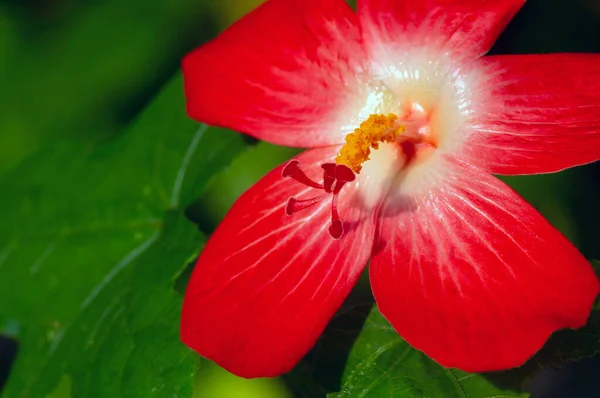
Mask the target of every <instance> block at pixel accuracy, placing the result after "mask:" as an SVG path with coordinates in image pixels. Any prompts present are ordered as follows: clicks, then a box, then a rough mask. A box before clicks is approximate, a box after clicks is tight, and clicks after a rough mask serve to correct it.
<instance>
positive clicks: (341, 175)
mask: <svg viewBox="0 0 600 398" xmlns="http://www.w3.org/2000/svg"><path fill="white" fill-rule="evenodd" d="M299 163H300V162H298V161H297V160H296V159H294V160H291V161H290V162H289V163H288V164H286V165H285V167H284V168H283V170H282V171H281V176H282V177H291V178H293V179H294V180H296V181H298V182H299V183H301V184H303V185H306V186H309V187H311V188H314V189H317V190H322V191H325V192H324V193H322V194H320V195H317V196H314V197H312V198H309V199H302V200H299V199H296V198H290V199H289V200H288V202H287V205H286V206H285V213H286V214H287V215H288V216H289V215H292V214H294V213H296V212H299V211H301V210H304V209H307V208H309V207H311V206H313V205H315V204H317V203H319V202H321V201H322V200H323V199H325V198H326V197H327V196H329V194H331V196H332V198H331V225H330V226H329V234H330V235H331V236H332V237H333V239H339V238H341V237H342V235H343V234H344V223H343V222H342V220H340V216H339V214H338V210H337V198H338V195H339V193H340V191H341V190H342V187H343V186H344V185H345V184H346V183H347V182H351V181H354V179H355V178H356V175H355V174H354V172H353V171H352V170H351V169H350V168H349V167H348V166H345V165H343V164H335V163H324V164H322V165H321V168H322V169H323V183H322V184H319V183H318V182H315V181H313V180H312V179H311V178H310V177H308V176H307V175H306V174H304V172H303V171H302V170H301V169H300V167H299Z"/></svg>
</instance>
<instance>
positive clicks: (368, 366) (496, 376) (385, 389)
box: [328, 262, 600, 398]
mask: <svg viewBox="0 0 600 398" xmlns="http://www.w3.org/2000/svg"><path fill="white" fill-rule="evenodd" d="M594 265H595V266H596V268H597V269H598V270H600V264H599V263H598V262H594ZM599 304H600V302H597V304H596V306H595V307H594V310H593V311H592V314H591V316H590V319H589V321H588V324H587V325H586V326H584V327H583V328H581V329H579V330H571V329H567V330H562V331H559V332H556V333H555V334H554V335H552V337H551V338H550V340H549V341H548V342H547V343H546V345H545V346H544V347H543V348H542V349H541V350H540V351H539V352H538V353H537V354H536V355H535V356H534V357H533V358H532V359H531V360H529V361H528V362H527V363H526V364H525V365H523V366H522V367H520V368H517V369H512V370H508V371H504V372H491V373H484V374H477V373H465V372H462V371H459V370H456V369H445V368H443V367H441V366H440V365H438V364H437V363H435V362H434V361H433V360H431V359H429V358H428V357H427V356H426V355H424V354H423V353H422V352H420V351H418V350H415V349H413V348H412V347H411V346H410V345H408V343H406V342H405V341H404V340H403V339H402V338H401V337H400V336H399V335H398V334H397V333H396V331H395V330H394V329H393V327H392V326H391V325H390V324H389V323H388V322H387V320H386V319H385V318H384V317H383V316H382V315H381V314H380V313H379V311H378V310H377V308H376V307H374V308H373V309H372V310H371V312H370V314H369V315H368V317H367V318H366V320H365V322H364V326H362V329H361V330H360V333H359V334H358V338H356V340H355V341H353V346H352V349H351V350H350V353H349V356H348V360H347V363H346V365H345V369H344V373H343V375H342V378H341V388H340V391H339V392H338V393H333V394H330V395H328V397H330V398H342V397H364V398H374V397H388V396H402V397H424V396H425V397H448V398H452V397H460V398H465V397H466V398H487V397H507V398H508V397H527V396H528V395H529V393H528V392H527V389H528V385H529V381H530V380H531V379H532V378H533V377H534V376H535V375H536V374H537V373H538V372H539V371H541V370H543V369H547V368H552V367H556V366H561V365H564V364H565V363H567V362H571V361H575V360H578V359H582V358H585V357H589V356H593V355H595V354H598V353H600V305H599ZM359 329H360V327H359ZM344 334H346V335H348V330H345V331H344ZM330 339H331V337H330ZM336 340H337V341H339V340H340V339H339V338H336Z"/></svg>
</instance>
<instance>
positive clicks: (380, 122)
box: [335, 113, 405, 174]
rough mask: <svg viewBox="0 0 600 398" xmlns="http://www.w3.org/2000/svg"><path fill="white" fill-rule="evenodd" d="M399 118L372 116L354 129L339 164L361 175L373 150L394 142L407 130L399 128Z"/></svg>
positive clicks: (391, 115)
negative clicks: (363, 165)
mask: <svg viewBox="0 0 600 398" xmlns="http://www.w3.org/2000/svg"><path fill="white" fill-rule="evenodd" d="M397 120H398V116H396V115H394V114H393V113H390V114H389V115H387V116H386V115H370V116H369V118H368V119H367V120H365V121H364V122H362V123H361V124H360V127H359V128H357V129H354V132H353V133H350V134H348V135H347V136H346V143H345V144H344V146H343V147H342V149H341V150H340V154H339V155H338V156H337V157H336V158H335V162H336V163H337V164H344V165H346V166H348V167H350V168H351V169H352V171H354V172H355V173H357V174H358V173H360V171H361V170H362V164H363V163H364V162H366V161H367V160H369V154H370V153H371V148H373V149H378V148H379V143H381V142H394V141H396V138H398V136H399V135H400V134H402V132H403V131H404V130H405V127H404V126H398V125H397V124H396V121H397Z"/></svg>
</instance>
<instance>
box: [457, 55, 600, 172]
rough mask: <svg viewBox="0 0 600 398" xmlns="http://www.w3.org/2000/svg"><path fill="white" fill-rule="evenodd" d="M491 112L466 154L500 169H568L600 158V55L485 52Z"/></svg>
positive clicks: (493, 169)
mask: <svg viewBox="0 0 600 398" xmlns="http://www.w3.org/2000/svg"><path fill="white" fill-rule="evenodd" d="M482 63H483V65H484V69H483V70H484V71H485V72H484V73H486V74H487V75H488V76H489V79H487V80H486V83H485V86H484V87H481V88H478V90H482V91H483V92H486V93H489V94H488V98H490V99H489V102H487V103H485V105H484V106H485V113H484V114H483V115H482V116H480V117H477V118H476V119H475V120H474V122H473V124H474V127H473V130H474V132H473V134H471V135H470V136H469V138H468V140H467V146H466V149H467V153H469V154H470V158H471V159H472V161H473V162H477V163H478V164H479V165H480V166H481V167H483V168H485V169H486V170H489V171H490V172H492V173H497V174H533V173H548V172H554V171H559V170H563V169H565V168H568V167H572V166H577V165H581V164H585V163H589V162H593V161H595V160H598V159H600V54H549V55H516V56H496V57H484V58H483V59H482Z"/></svg>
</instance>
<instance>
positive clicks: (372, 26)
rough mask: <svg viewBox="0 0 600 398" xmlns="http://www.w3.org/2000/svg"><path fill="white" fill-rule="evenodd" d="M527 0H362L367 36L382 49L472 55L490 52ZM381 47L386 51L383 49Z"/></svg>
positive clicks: (373, 46)
mask: <svg viewBox="0 0 600 398" xmlns="http://www.w3.org/2000/svg"><path fill="white" fill-rule="evenodd" d="M524 3H525V0H429V1H418V0H359V1H358V14H359V17H360V20H361V23H362V25H363V29H364V34H365V40H366V41H367V42H368V44H369V46H370V47H371V49H372V50H375V51H376V53H377V54H379V55H383V54H387V56H389V57H395V56H397V55H398V54H402V53H406V52H412V53H413V56H414V52H415V51H422V49H423V48H425V49H429V50H431V51H432V53H431V54H430V55H431V56H433V57H435V59H438V58H440V57H441V56H442V55H444V54H446V53H450V54H451V55H452V57H453V58H454V59H462V60H465V61H469V60H473V59H475V58H477V57H479V56H481V55H483V54H485V53H486V52H487V51H488V50H489V49H490V48H491V47H492V45H493V44H494V42H495V41H496V38H497V37H498V36H499V35H500V33H501V32H502V31H503V30H504V28H505V27H506V25H507V24H508V22H509V21H510V20H511V19H512V17H513V16H514V15H515V14H516V13H517V11H519V9H520V8H521V7H522V6H523V4H524ZM380 50H381V51H380Z"/></svg>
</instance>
